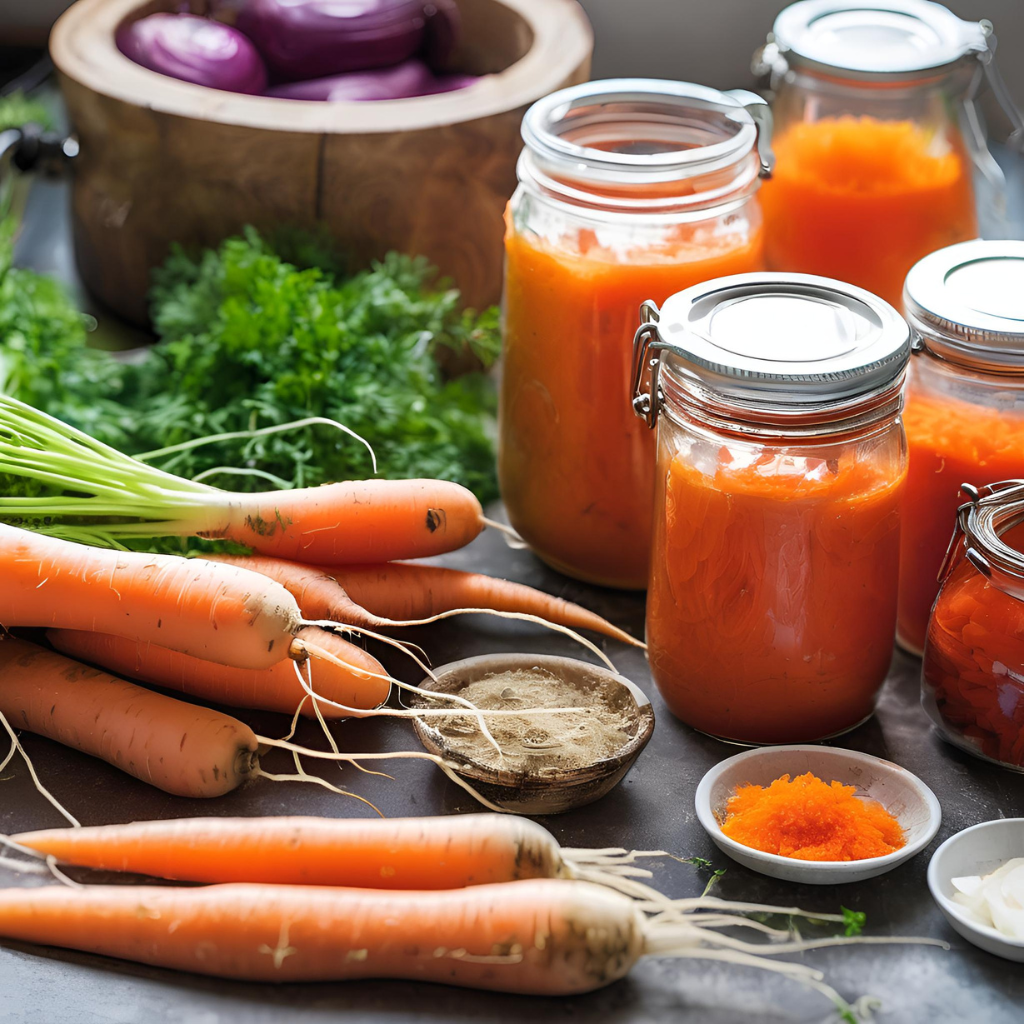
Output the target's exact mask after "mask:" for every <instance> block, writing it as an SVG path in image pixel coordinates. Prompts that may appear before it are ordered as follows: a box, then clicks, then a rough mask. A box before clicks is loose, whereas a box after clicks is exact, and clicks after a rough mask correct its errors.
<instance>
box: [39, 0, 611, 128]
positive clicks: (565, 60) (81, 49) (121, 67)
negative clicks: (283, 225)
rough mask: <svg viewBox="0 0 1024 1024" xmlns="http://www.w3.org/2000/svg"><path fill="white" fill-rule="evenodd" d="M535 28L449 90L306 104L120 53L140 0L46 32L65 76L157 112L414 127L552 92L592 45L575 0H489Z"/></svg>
mask: <svg viewBox="0 0 1024 1024" xmlns="http://www.w3.org/2000/svg"><path fill="white" fill-rule="evenodd" d="M493 2H494V3H498V4H501V5H502V6H504V7H507V8H510V9H511V10H512V11H514V12H515V13H516V14H518V15H519V16H520V17H522V18H523V20H524V21H526V23H527V24H528V25H529V27H530V29H531V31H532V32H533V37H534V38H533V45H532V46H531V47H530V50H529V52H528V53H527V54H526V55H525V56H523V57H521V58H520V59H519V60H518V61H516V62H515V63H514V64H512V65H510V66H509V67H508V68H506V69H505V70H504V71H501V72H498V73H497V74H493V75H488V76H486V77H485V78H483V79H482V80H481V81H480V82H479V83H477V84H475V85H472V86H470V87H469V88H467V89H462V90H459V91H457V92H452V93H442V94H441V95H438V96H421V97H416V98H413V99H406V100H377V101H374V102H372V103H353V102H344V101H341V102H334V103H325V102H311V101H307V100H285V99H278V98H275V97H270V96H247V95H241V94H238V93H230V92H224V91H222V90H220V89H209V88H207V87H205V86H200V85H193V84H192V83H190V82H182V81H179V80H178V79H176V78H170V77H169V76H167V75H161V74H159V73H158V72H155V71H150V70H149V69H148V68H144V67H142V66H141V65H139V64H136V63H135V62H134V61H132V60H129V58H127V57H126V56H124V54H122V53H121V51H120V50H118V48H117V46H116V44H115V42H114V32H115V30H116V28H117V26H118V25H120V23H121V22H122V21H123V20H124V18H125V17H126V16H127V15H128V14H130V13H131V12H132V11H133V10H135V9H136V8H138V7H140V6H142V4H143V3H144V0H78V2H77V3H75V4H73V5H72V6H71V7H69V8H68V9H67V10H66V11H65V12H64V14H63V15H61V17H60V18H59V19H58V21H57V23H56V24H55V25H54V27H53V31H52V32H51V34H50V55H51V57H52V59H53V62H54V64H55V65H56V67H57V69H58V70H59V71H60V72H61V74H63V75H65V76H67V77H68V78H70V79H72V80H73V81H75V82H78V83H79V84H81V85H84V86H86V87H87V88H89V89H91V90H93V91H94V92H96V93H99V94H100V95H103V96H108V97H111V98H112V99H116V100H121V101H123V102H126V103H130V104H132V105H134V106H143V107H146V108H148V109H151V110H154V111H157V112H159V113H163V114H174V115H178V116H181V117H187V118H192V119H197V120H204V121H213V122H218V123H221V124H229V125H236V126H240V127H247V128H262V129H267V130H273V131H283V132H297V133H303V132H314V133H318V134H346V135H350V134H378V133H385V132H399V131H419V130H423V129H428V128H437V127H440V126H443V125H451V124H459V123H463V122H467V121H475V120H479V119H481V118H488V117H493V116H495V115H498V114H505V113H508V112H509V111H513V110H516V109H518V108H520V107H523V106H526V105H528V104H530V103H532V102H533V101H534V100H537V99H539V98H540V97H541V96H545V95H547V94H548V93H550V92H553V91H554V90H556V89H557V88H558V87H559V86H560V85H561V84H562V83H563V82H564V81H565V79H566V76H567V75H569V74H571V73H572V72H574V71H575V70H576V69H577V68H578V67H579V66H580V65H581V64H583V63H584V62H585V61H587V60H588V59H589V56H590V53H591V52H592V50H593V42H594V37H593V30H592V28H591V25H590V21H589V20H588V18H587V16H586V13H585V12H584V10H583V8H582V7H581V6H580V5H579V3H578V2H577V0H493Z"/></svg>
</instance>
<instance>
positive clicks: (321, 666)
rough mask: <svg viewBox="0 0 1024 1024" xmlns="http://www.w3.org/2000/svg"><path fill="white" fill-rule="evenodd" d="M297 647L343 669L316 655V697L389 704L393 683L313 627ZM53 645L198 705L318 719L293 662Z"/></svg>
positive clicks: (87, 638) (104, 640)
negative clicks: (254, 663)
mask: <svg viewBox="0 0 1024 1024" xmlns="http://www.w3.org/2000/svg"><path fill="white" fill-rule="evenodd" d="M296 636H297V638H298V639H299V640H300V641H305V642H306V643H308V644H310V645H312V646H313V647H314V648H315V649H318V650H325V651H327V652H329V653H330V654H333V655H334V656H335V657H336V658H337V659H338V660H339V661H340V662H342V663H343V664H342V665H338V664H335V663H334V662H331V661H325V660H323V659H321V658H318V657H317V656H316V655H315V654H314V655H313V662H314V665H315V674H314V679H315V682H316V692H317V693H318V694H320V695H322V696H324V697H326V698H327V699H328V700H330V701H334V702H336V703H337V704H344V705H346V706H348V707H350V708H355V709H361V710H367V711H369V710H371V709H373V708H377V707H380V705H381V704H383V703H384V702H385V701H386V700H387V699H388V694H389V692H390V690H391V683H390V682H389V681H388V676H387V672H385V670H384V667H383V666H382V665H381V663H380V662H379V661H377V659H376V658H374V657H373V656H372V655H370V654H367V652H366V651H364V650H361V649H360V648H359V647H356V646H355V645H354V644H350V643H348V642H347V641H346V640H343V639H342V638H341V637H339V636H337V635H335V634H334V633H330V632H328V631H327V630H324V629H318V628H316V627H315V626H309V627H307V628H305V629H301V630H299V632H298V633H297V634H296ZM47 637H48V639H49V641H50V643H52V644H53V646H54V647H56V648H57V650H59V651H63V652H64V653H65V654H69V655H71V656H73V657H75V658H81V659H82V660H83V661H88V662H91V663H92V664H94V665H101V666H102V667H103V668H106V669H109V670H110V671H111V672H116V673H117V674H118V675H123V676H128V677H129V678H131V679H137V680H139V681H140V682H143V683H149V684H150V685H153V686H163V687H166V688H167V689H170V690H180V691H182V692H183V693H188V694H191V695H192V696H193V697H199V698H200V699H202V700H209V701H214V702H216V703H218V704H228V705H230V706H232V707H238V708H250V709H254V710H261V711H280V712H283V713H285V714H288V715H291V714H294V713H295V709H296V708H297V707H298V706H299V705H300V704H302V710H301V712H300V714H302V715H304V716H305V717H307V718H315V717H316V711H315V710H314V709H313V706H312V702H311V701H310V700H307V699H306V698H307V693H306V690H305V689H304V688H303V686H302V684H301V683H300V682H299V680H298V678H297V677H296V675H295V670H294V668H293V666H292V664H291V662H290V661H287V660H285V661H279V662H278V663H277V664H276V665H272V666H271V667H270V668H265V669H251V668H232V667H229V666H226V665H216V664H214V663H213V662H210V661H204V660H203V659H202V658H195V657H192V656H191V655H188V654H181V653H179V652H178V651H172V650H169V649H167V648H166V647H158V646H157V645H156V644H150V643H144V642H139V641H136V640H127V639H125V638H124V637H118V636H112V635H110V634H108V633H90V632H85V631H82V630H72V629H51V630H50V631H49V632H48V633H47ZM320 710H321V712H322V714H323V715H324V717H325V718H346V717H349V715H350V712H347V711H343V710H341V709H340V708H337V707H333V706H331V705H329V704H323V703H322V704H321V705H320Z"/></svg>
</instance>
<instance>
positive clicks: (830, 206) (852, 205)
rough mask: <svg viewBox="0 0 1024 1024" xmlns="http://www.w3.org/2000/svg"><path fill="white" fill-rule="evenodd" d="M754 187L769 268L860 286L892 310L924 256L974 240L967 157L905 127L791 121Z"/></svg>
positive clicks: (862, 121) (861, 121)
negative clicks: (766, 173) (772, 162)
mask: <svg viewBox="0 0 1024 1024" xmlns="http://www.w3.org/2000/svg"><path fill="white" fill-rule="evenodd" d="M773 148H774V150H775V156H776V168H775V173H774V176H773V178H772V179H771V181H769V182H767V183H766V184H765V185H764V186H762V192H761V196H762V207H763V209H764V216H765V225H766V231H767V234H766V238H767V249H766V252H767V258H768V265H769V266H770V267H771V268H772V269H773V270H792V271H799V272H802V273H807V274H821V275H823V276H825V277H834V278H838V279H839V280H841V281H848V282H849V283H850V284H855V285H859V286H860V287H861V288H866V289H867V290H868V291H870V292H874V293H875V294H876V295H880V296H881V297H882V298H883V299H885V300H886V301H888V302H890V303H892V305H894V306H895V307H896V308H897V309H900V308H901V306H902V301H903V299H902V296H903V281H904V278H906V276H907V273H908V272H909V270H910V268H911V267H912V266H913V265H914V264H915V263H916V262H917V261H918V260H919V259H921V257H922V256H926V255H927V254H928V253H930V252H934V251H935V250H936V249H941V248H943V246H947V245H952V244H953V243H954V242H963V241H965V240H967V239H969V238H974V237H975V236H976V235H977V233H978V230H977V223H976V221H975V213H974V197H973V190H972V185H971V172H970V167H969V165H968V163H967V160H966V157H965V156H964V155H963V154H962V152H960V151H958V150H954V149H952V148H951V147H950V144H949V143H948V142H947V141H946V139H945V138H944V137H943V136H936V135H935V134H934V133H932V132H929V131H927V130H926V129H925V128H923V127H921V126H920V125H918V124H916V123H915V122H913V121H881V120H878V119H876V118H872V117H839V118H824V119H822V120H820V121H813V122H799V123H796V124H794V125H793V126H792V127H790V128H789V129H787V130H785V131H784V132H783V133H781V134H780V135H779V136H778V137H777V138H776V139H775V140H774V141H773Z"/></svg>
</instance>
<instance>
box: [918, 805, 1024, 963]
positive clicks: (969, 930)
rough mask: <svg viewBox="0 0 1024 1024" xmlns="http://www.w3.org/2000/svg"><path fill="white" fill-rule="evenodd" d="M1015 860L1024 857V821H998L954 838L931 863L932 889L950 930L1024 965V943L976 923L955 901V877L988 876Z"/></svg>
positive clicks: (938, 850)
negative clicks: (1014, 858) (1013, 858)
mask: <svg viewBox="0 0 1024 1024" xmlns="http://www.w3.org/2000/svg"><path fill="white" fill-rule="evenodd" d="M1012 857H1024V818H997V819H996V820H995V821H983V822H982V823H981V824H980V825H972V826H971V827H970V828H965V829H964V830H963V831H962V832H957V833H955V834H954V835H952V836H950V837H949V839H947V840H946V841H945V842H944V843H943V844H942V845H941V846H940V847H939V848H938V849H937V850H936V851H935V852H934V853H933V854H932V859H931V860H930V861H929V862H928V888H929V889H931V892H932V898H933V899H934V900H935V902H936V903H937V904H938V905H939V910H941V911H942V913H943V914H944V915H945V917H946V920H947V921H948V922H949V924H950V927H952V928H953V930H954V931H956V932H958V933H959V934H960V935H962V936H963V937H964V938H965V939H966V940H967V941H968V942H970V943H973V944H974V945H975V946H977V947H978V948H979V949H983V950H985V952H986V953H994V954H995V955H996V956H1001V957H1004V958H1005V959H1006V960H1014V961H1016V962H1017V963H1024V940H1021V939H1011V938H1008V937H1007V936H1005V935H1003V933H1002V932H1000V931H997V930H996V929H995V928H989V927H988V926H987V925H983V924H980V923H979V922H977V921H975V920H974V919H973V918H972V917H971V916H970V914H969V912H968V910H967V908H966V907H964V906H962V905H961V904H959V903H956V902H954V900H953V893H954V892H955V891H956V890H955V889H954V888H953V879H954V878H963V877H964V876H965V875H967V876H969V875H987V874H989V873H990V872H992V871H995V870H996V868H998V867H999V866H1000V865H1002V864H1005V863H1006V861H1008V860H1010V859H1011V858H1012Z"/></svg>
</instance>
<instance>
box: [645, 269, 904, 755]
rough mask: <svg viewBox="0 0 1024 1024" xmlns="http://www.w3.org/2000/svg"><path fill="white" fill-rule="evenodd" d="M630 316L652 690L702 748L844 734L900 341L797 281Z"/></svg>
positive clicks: (882, 629) (878, 561)
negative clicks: (707, 741)
mask: <svg viewBox="0 0 1024 1024" xmlns="http://www.w3.org/2000/svg"><path fill="white" fill-rule="evenodd" d="M645 312H646V316H645V319H646V321H647V322H646V323H645V324H644V325H643V326H642V327H641V328H640V330H639V331H638V332H637V338H636V346H635V347H636V351H635V356H634V382H635V394H636V398H635V402H634V408H635V409H636V411H637V413H638V415H639V416H640V417H642V419H644V420H646V422H647V424H648V425H649V426H651V427H653V426H655V424H657V428H658V429H657V443H658V462H657V493H656V497H655V516H654V545H653V556H652V559H651V577H650V586H649V589H648V594H647V644H648V651H649V656H650V663H651V674H652V675H653V677H654V681H655V682H656V683H657V685H658V689H659V690H660V691H661V693H662V696H663V697H664V698H665V702H666V703H667V704H668V706H669V708H670V709H671V710H672V712H673V713H674V714H676V715H677V716H678V717H679V718H681V719H682V720H683V721H684V722H686V723H687V724H689V725H692V726H693V727H694V728H696V729H699V730H701V731H702V732H706V733H710V734H711V735H713V736H717V737H719V738H721V739H726V740H732V741H736V742H740V743H750V744H758V743H795V742H803V741H808V740H817V739H823V738H825V737H827V736H832V735H835V734H837V733H840V732H844V731H846V730H848V729H851V728H853V727H854V726H856V725H858V724H859V723H860V722H862V721H863V720H864V719H865V718H867V717H869V716H870V715H871V713H872V711H873V709H874V704H875V697H876V695H877V693H878V690H879V688H880V687H881V685H882V683H883V681H884V680H885V677H886V674H887V672H888V669H889V663H890V660H891V657H892V644H893V634H894V632H895V625H896V586H897V559H898V555H899V528H900V512H899V503H900V496H901V493H902V491H903V484H904V479H905V475H906V445H905V440H904V435H903V427H902V424H901V422H900V409H901V405H902V386H903V378H904V369H905V366H906V363H907V359H908V357H909V355H910V342H909V331H908V328H907V325H906V323H905V322H904V321H903V319H902V318H901V317H900V315H899V314H898V313H897V312H896V311H895V310H894V309H893V308H892V307H891V306H889V305H888V304H887V303H885V302H883V301H882V300H881V299H879V298H877V297H876V296H874V295H871V294H870V293H869V292H866V291H864V290H862V289H860V288H855V287H853V286H851V285H846V284H841V283H840V282H838V281H830V280H828V279H826V278H820V277H811V276H809V275H802V274H773V273H762V274H745V275H739V276H736V277H728V278H723V279H721V280H718V281H712V282H709V283H708V284H706V285H701V286H698V287H695V288H690V289H688V290H686V291H684V292H681V293H679V294H677V295H674V296H672V297H671V298H670V299H669V300H668V301H667V302H666V303H665V305H664V306H663V307H662V309H661V311H660V313H659V312H658V311H656V310H654V309H653V308H650V307H648V308H647V309H646V311H645Z"/></svg>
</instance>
